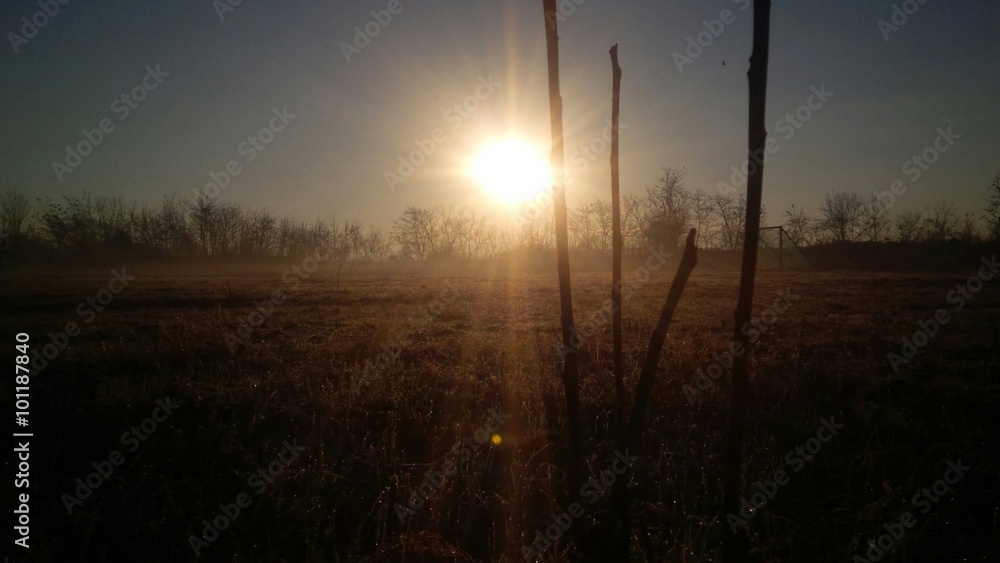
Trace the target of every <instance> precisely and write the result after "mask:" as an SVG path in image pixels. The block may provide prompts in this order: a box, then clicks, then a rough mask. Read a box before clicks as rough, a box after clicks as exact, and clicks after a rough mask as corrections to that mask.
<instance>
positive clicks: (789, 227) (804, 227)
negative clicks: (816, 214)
mask: <svg viewBox="0 0 1000 563" xmlns="http://www.w3.org/2000/svg"><path fill="white" fill-rule="evenodd" d="M781 217H782V219H783V220H784V226H785V232H786V233H787V234H788V236H789V238H791V239H792V240H793V241H795V244H798V245H799V246H805V245H806V244H809V241H810V239H811V237H812V231H813V228H814V222H813V219H812V218H811V217H809V216H808V215H806V212H805V211H804V210H802V209H796V208H795V204H792V206H791V207H789V208H788V209H786V210H785V212H784V213H782V214H781Z"/></svg>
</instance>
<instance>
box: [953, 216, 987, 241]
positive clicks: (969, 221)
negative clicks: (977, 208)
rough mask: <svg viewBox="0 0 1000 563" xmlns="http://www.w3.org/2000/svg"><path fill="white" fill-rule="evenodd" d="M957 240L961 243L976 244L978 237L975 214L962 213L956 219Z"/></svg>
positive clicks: (977, 223)
mask: <svg viewBox="0 0 1000 563" xmlns="http://www.w3.org/2000/svg"><path fill="white" fill-rule="evenodd" d="M957 233H958V238H960V239H962V242H967V243H971V242H977V241H979V240H981V239H980V236H979V218H978V217H976V214H975V213H973V212H971V211H967V212H965V213H963V214H962V215H961V216H959V218H958V231H957Z"/></svg>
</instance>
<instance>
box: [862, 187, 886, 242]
mask: <svg viewBox="0 0 1000 563" xmlns="http://www.w3.org/2000/svg"><path fill="white" fill-rule="evenodd" d="M860 221H861V232H862V236H864V237H865V238H866V239H868V240H870V241H872V242H878V241H879V240H880V239H881V238H883V235H885V234H886V233H888V231H889V227H890V226H891V223H890V221H889V207H888V206H887V205H886V204H885V203H884V202H883V201H882V200H881V199H880V198H879V197H877V196H876V195H874V194H873V195H872V196H871V197H870V198H869V199H868V201H865V202H864V205H862V206H861V212H860Z"/></svg>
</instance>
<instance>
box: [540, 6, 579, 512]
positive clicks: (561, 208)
mask: <svg viewBox="0 0 1000 563" xmlns="http://www.w3.org/2000/svg"><path fill="white" fill-rule="evenodd" d="M542 7H543V9H544V12H545V14H544V15H545V43H546V46H547V51H548V64H549V112H550V119H551V126H552V153H551V155H550V159H551V163H552V175H553V176H554V177H555V179H556V180H555V182H554V184H553V187H552V188H553V192H554V193H553V194H552V195H553V198H552V199H553V207H554V208H555V223H556V257H557V258H556V259H557V262H558V267H559V305H560V312H561V314H560V319H561V321H562V338H563V353H564V355H565V360H564V363H563V388H564V389H565V391H566V418H567V423H568V425H569V458H568V460H567V464H566V466H567V467H566V469H567V471H566V478H567V481H568V485H569V495H572V494H574V493H575V492H576V491H579V490H580V485H581V477H580V464H581V459H582V457H583V451H582V450H583V438H582V428H581V422H580V390H579V381H578V379H579V373H578V366H577V350H576V347H575V346H573V336H574V332H575V330H576V329H575V328H574V326H573V293H572V288H571V286H570V278H569V274H570V271H569V235H568V234H567V223H568V220H567V213H566V191H565V185H564V183H563V180H564V176H563V168H564V164H565V154H564V150H563V108H562V94H561V93H560V90H559V29H558V18H559V14H558V12H557V11H556V0H542Z"/></svg>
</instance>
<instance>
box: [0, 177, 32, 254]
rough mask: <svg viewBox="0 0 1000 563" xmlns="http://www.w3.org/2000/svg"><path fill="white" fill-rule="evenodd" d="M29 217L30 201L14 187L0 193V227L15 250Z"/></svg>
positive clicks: (8, 187)
mask: <svg viewBox="0 0 1000 563" xmlns="http://www.w3.org/2000/svg"><path fill="white" fill-rule="evenodd" d="M30 215H31V200H30V199H28V196H26V195H24V194H23V193H21V192H20V191H19V190H18V189H17V188H15V187H14V186H7V189H6V190H4V191H3V193H0V227H2V229H3V233H4V234H6V235H7V236H8V237H9V239H10V245H11V247H14V248H16V247H17V246H18V245H19V244H20V241H21V238H22V236H23V234H24V227H25V223H26V222H27V221H28V217H29V216H30Z"/></svg>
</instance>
